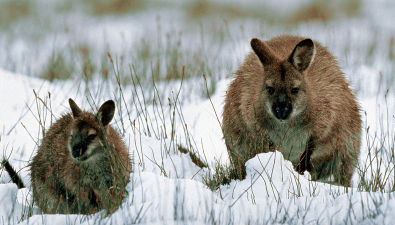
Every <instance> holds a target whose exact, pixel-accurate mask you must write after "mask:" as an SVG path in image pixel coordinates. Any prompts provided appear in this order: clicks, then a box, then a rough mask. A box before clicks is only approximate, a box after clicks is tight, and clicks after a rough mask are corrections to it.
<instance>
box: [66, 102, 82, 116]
mask: <svg viewBox="0 0 395 225" xmlns="http://www.w3.org/2000/svg"><path fill="white" fill-rule="evenodd" d="M69 104H70V108H71V111H72V112H73V117H74V118H77V117H80V116H81V115H82V110H81V109H80V108H79V107H78V106H77V104H75V102H74V101H73V99H71V98H69Z"/></svg>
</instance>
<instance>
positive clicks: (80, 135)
mask: <svg viewBox="0 0 395 225" xmlns="http://www.w3.org/2000/svg"><path fill="white" fill-rule="evenodd" d="M69 104H70V108H71V111H72V114H73V121H72V123H71V127H70V136H69V139H68V149H69V151H70V153H71V155H72V156H73V158H74V159H76V160H79V161H86V160H89V159H91V158H93V157H94V155H95V154H100V153H102V152H103V151H105V150H104V147H103V145H104V141H103V140H104V138H105V135H106V134H105V133H103V131H104V132H106V131H107V129H108V124H109V123H110V122H111V120H112V118H113V117H114V112H115V104H114V102H113V101H112V100H109V101H107V102H105V103H104V104H103V105H102V106H101V107H100V109H99V111H98V112H97V114H96V115H94V114H92V113H88V112H83V111H82V110H81V109H80V108H79V107H78V106H77V104H76V103H75V102H74V101H73V100H72V99H71V98H70V99H69ZM102 128H103V129H102Z"/></svg>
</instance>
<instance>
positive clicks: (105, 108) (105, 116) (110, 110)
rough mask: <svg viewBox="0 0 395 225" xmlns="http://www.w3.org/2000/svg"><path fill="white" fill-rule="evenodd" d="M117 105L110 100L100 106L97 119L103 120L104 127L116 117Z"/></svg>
mask: <svg viewBox="0 0 395 225" xmlns="http://www.w3.org/2000/svg"><path fill="white" fill-rule="evenodd" d="M114 112H115V103H114V101H113V100H108V101H106V102H105V103H103V105H101V106H100V109H99V111H98V112H97V119H98V120H101V123H102V124H103V126H104V127H105V126H107V125H108V124H109V123H110V122H111V120H112V118H113V117H114Z"/></svg>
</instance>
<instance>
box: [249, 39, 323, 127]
mask: <svg viewBox="0 0 395 225" xmlns="http://www.w3.org/2000/svg"><path fill="white" fill-rule="evenodd" d="M251 47H252V49H253V50H254V52H255V54H256V55H257V56H258V58H259V60H260V61H261V63H262V65H263V68H264V71H265V74H264V79H263V86H262V93H261V95H262V99H263V101H264V107H265V108H266V112H269V114H270V115H272V116H274V117H275V118H277V120H279V121H285V120H287V119H289V120H292V119H293V118H294V117H295V116H298V115H300V114H301V113H302V112H303V111H304V110H305V108H306V107H307V105H308V104H307V103H308V95H307V92H308V90H307V87H306V84H305V79H304V72H305V70H306V69H307V68H308V66H309V65H310V62H312V61H313V58H314V52H315V49H314V43H313V41H312V40H311V39H305V40H303V41H301V42H299V43H298V44H297V45H296V46H295V48H294V49H293V51H292V54H291V55H290V56H289V58H287V59H285V60H283V59H280V58H278V57H277V56H276V54H275V53H273V52H272V51H271V49H270V47H269V46H268V45H267V44H265V43H264V42H262V41H260V40H259V39H256V38H254V39H252V40H251Z"/></svg>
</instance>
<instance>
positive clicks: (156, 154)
mask: <svg viewBox="0 0 395 225" xmlns="http://www.w3.org/2000/svg"><path fill="white" fill-rule="evenodd" d="M0 80H2V81H7V82H2V83H1V87H0V88H2V90H7V94H6V95H2V96H1V99H0V101H1V102H7V106H6V107H7V110H6V111H2V114H3V115H2V116H4V117H6V118H7V120H4V122H3V124H2V125H3V127H4V128H3V130H5V131H8V130H12V131H11V132H10V133H2V135H1V142H0V143H1V146H2V148H3V152H4V153H3V154H4V155H6V156H10V162H11V164H13V165H14V166H15V167H16V168H22V167H23V166H25V165H26V163H27V161H28V160H29V159H30V157H31V155H33V154H34V151H35V142H34V141H33V140H32V139H31V138H30V137H29V135H28V134H27V130H28V131H31V132H32V134H33V135H35V134H36V133H35V132H34V131H35V130H38V129H39V128H38V122H37V121H36V120H35V119H34V116H33V115H32V114H33V113H37V112H36V111H35V109H34V107H32V109H31V110H32V112H33V113H32V112H28V113H26V115H24V116H23V117H22V118H21V114H20V113H18V111H20V110H21V109H22V110H26V104H27V105H31V103H32V102H34V94H33V93H32V89H36V90H38V89H40V91H37V93H38V95H39V96H41V98H43V99H44V95H46V93H48V92H51V93H55V92H58V94H57V95H60V94H59V93H62V92H65V93H63V94H64V95H66V93H67V91H66V90H69V91H68V94H69V95H71V96H74V95H76V94H75V93H74V91H70V90H72V88H71V85H72V83H73V82H74V81H64V82H55V83H52V84H51V83H49V82H47V81H43V80H40V79H37V78H31V77H26V76H25V75H18V74H13V73H11V72H7V71H4V70H1V71H0ZM229 81H230V80H229V79H225V80H222V81H220V82H219V83H218V85H217V92H216V93H215V94H214V95H213V96H212V97H211V101H210V100H204V101H201V102H200V103H198V104H189V105H188V104H184V105H183V106H182V111H183V114H184V119H185V122H186V123H187V124H188V125H190V126H188V129H189V132H190V134H191V136H192V137H193V138H194V140H195V141H196V145H197V146H202V147H200V148H199V151H201V153H202V154H205V156H206V158H207V161H208V162H211V163H213V160H214V159H219V161H220V162H222V163H226V162H227V154H226V147H225V144H224V143H223V140H222V139H221V137H222V134H221V130H220V126H219V123H218V121H217V117H216V115H215V112H214V110H213V107H212V105H211V102H212V103H213V105H214V107H215V110H216V113H217V115H218V116H219V117H220V116H221V108H222V106H223V98H224V92H225V90H226V88H227V85H228V83H229ZM60 87H63V90H62V89H61V88H60ZM68 87H69V88H68ZM55 90H56V91H55ZM181 91H183V90H181ZM125 92H126V91H125ZM29 93H31V94H29ZM125 94H127V93H125ZM52 95H53V94H52ZM51 98H53V99H51V105H52V107H53V108H55V106H58V108H59V109H56V110H55V109H54V110H53V113H54V114H55V116H59V115H60V114H61V113H64V112H67V111H68V109H67V107H66V106H67V105H66V103H65V102H66V99H64V98H65V97H58V98H56V97H51ZM78 100H79V101H80V102H78V103H77V104H81V105H83V106H84V107H82V108H86V107H87V104H83V103H81V101H82V99H81V98H78ZM379 101H380V100H377V99H376V98H364V99H362V100H361V106H362V109H363V110H365V111H366V112H367V115H368V116H367V119H366V118H364V122H366V123H367V125H368V126H371V128H370V129H371V130H370V131H369V132H374V130H380V129H381V128H380V127H378V126H374V124H376V120H375V118H378V115H377V112H376V108H375V107H370V106H371V105H377V104H378V102H379ZM388 101H389V100H388ZM389 102H391V101H389ZM98 104H99V103H98ZM389 111H390V112H394V109H393V107H392V108H391V109H389ZM391 115H393V114H391ZM4 117H3V118H4ZM20 118H21V119H20ZM219 119H220V120H221V118H219ZM115 120H116V121H117V122H119V118H116V119H115ZM18 121H20V122H21V123H23V124H24V125H25V126H26V127H27V130H25V129H24V128H23V126H22V125H21V123H20V122H18ZM17 122H18V123H17ZM15 123H17V125H15ZM390 124H393V123H390ZM14 125H15V128H14V129H11V128H12V127H14ZM178 126H181V125H178ZM176 130H178V132H179V129H176ZM134 137H135V138H134ZM176 137H178V138H179V140H182V133H177V134H176ZM124 139H125V140H126V142H127V143H128V145H129V147H130V153H131V154H132V155H134V157H135V160H136V161H135V162H136V163H135V166H134V170H135V172H134V173H132V174H131V175H130V179H131V182H130V183H129V185H128V186H127V190H128V192H129V194H128V197H127V198H126V199H125V201H124V203H123V205H122V207H121V208H119V209H118V210H117V211H116V212H115V213H113V214H112V215H110V216H109V217H105V218H103V215H104V214H103V212H99V213H97V214H94V215H92V216H82V215H41V214H40V213H39V209H37V208H34V210H33V215H32V216H31V217H29V218H26V217H25V218H24V221H21V216H22V214H24V215H26V208H27V206H28V205H29V203H30V202H31V190H30V183H29V180H28V171H26V169H23V170H22V172H21V174H22V178H23V180H24V181H25V183H26V184H27V185H28V188H24V189H21V190H18V189H17V188H16V185H14V184H11V183H9V184H0V189H1V190H0V200H1V201H0V202H1V203H0V218H1V219H0V221H2V223H12V224H53V223H56V224H70V223H73V224H91V223H99V224H110V223H112V224H123V223H129V222H130V221H135V222H140V223H153V224H158V223H176V222H177V221H185V222H188V223H195V224H206V223H211V222H212V221H217V222H219V223H220V224H227V223H234V224H240V223H241V224H243V223H247V222H251V223H264V222H270V223H279V222H281V221H283V222H286V223H310V222H314V221H316V222H319V223H320V224H329V223H331V222H332V223H334V224H338V223H343V222H346V221H347V222H351V223H356V222H360V221H364V222H366V223H368V222H373V223H378V222H380V223H384V224H386V223H387V224H388V223H390V222H392V221H391V219H390V218H391V217H392V216H393V215H392V213H391V211H392V210H393V209H394V207H395V201H393V197H394V196H393V193H375V192H360V191H357V189H356V188H355V187H354V188H348V189H346V188H344V187H338V186H334V185H329V184H324V183H319V182H313V181H309V175H308V173H305V175H300V174H298V173H297V172H295V171H294V170H293V166H292V164H291V163H290V162H289V161H286V160H284V159H283V157H282V155H281V153H279V152H274V153H266V154H259V155H257V156H256V157H255V158H253V159H251V160H249V161H248V162H247V164H246V165H247V179H246V180H244V181H239V180H234V181H232V182H231V183H230V184H229V185H225V186H221V187H220V188H219V190H218V191H214V192H212V191H210V190H209V189H208V188H207V187H206V186H205V185H204V184H203V182H202V175H204V173H206V172H207V169H204V170H200V168H198V167H197V166H195V165H194V164H193V163H192V162H191V160H190V158H189V156H188V155H187V154H181V153H179V152H177V151H175V150H174V146H172V145H173V144H172V142H171V141H170V140H169V138H167V139H160V140H158V139H157V138H154V137H147V136H144V135H140V134H138V132H136V130H133V128H129V130H128V131H126V135H125V138H124ZM362 146H366V143H363V144H362ZM12 149H14V151H13V152H12V154H11V150H12ZM15 149H17V150H16V151H15ZM203 149H204V152H203ZM137 151H139V154H140V157H141V155H143V157H142V160H141V162H142V163H141V164H139V160H138V159H137V158H138V157H137V154H138V153H137ZM366 151H367V150H366V147H363V148H362V153H361V159H363V158H364V157H366V154H367V152H366ZM166 152H168V153H166ZM158 165H159V166H160V167H159V166H158ZM358 179H359V178H358V175H357V174H354V179H353V181H354V184H356V183H357V181H358ZM0 180H1V181H2V183H8V181H9V177H8V175H7V174H6V173H1V179H0Z"/></svg>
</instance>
